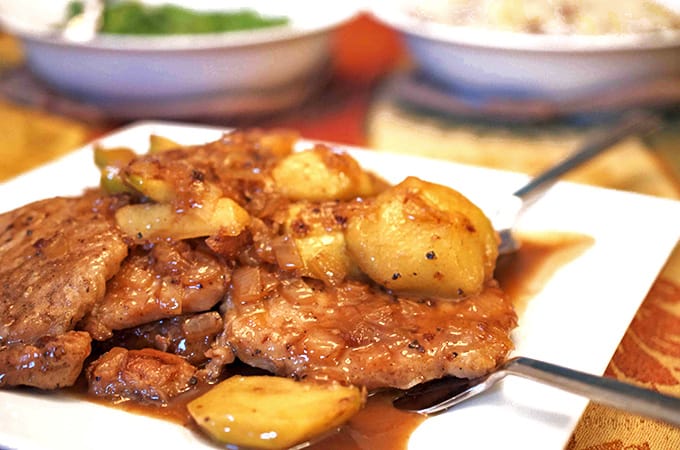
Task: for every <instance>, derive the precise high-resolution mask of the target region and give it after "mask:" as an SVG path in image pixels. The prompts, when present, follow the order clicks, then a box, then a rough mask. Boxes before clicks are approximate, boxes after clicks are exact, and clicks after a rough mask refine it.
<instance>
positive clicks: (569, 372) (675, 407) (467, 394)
mask: <svg viewBox="0 0 680 450" xmlns="http://www.w3.org/2000/svg"><path fill="white" fill-rule="evenodd" d="M507 375H517V376H520V377H524V378H528V379H530V380H534V381H538V382H541V383H544V384H547V385H549V386H553V387H556V388H560V389H563V390H565V391H568V392H571V393H573V394H577V395H582V396H584V397H587V398H589V399H591V400H593V401H595V402H597V403H600V404H603V405H607V406H611V407H614V408H617V409H621V410H624V411H628V412H630V413H634V414H639V415H642V416H645V417H649V418H652V419H657V420H660V421H663V422H666V423H669V424H671V425H675V426H680V398H677V397H671V396H669V395H665V394H662V393H660V392H657V391H653V390H651V389H646V388H643V387H639V386H635V385H632V384H629V383H624V382H622V381H618V380H615V379H613V378H606V377H601V376H596V375H591V374H588V373H585V372H579V371H577V370H573V369H569V368H566V367H562V366H558V365H555V364H551V363H548V362H544V361H538V360H536V359H531V358H526V357H522V356H519V357H515V358H512V359H509V360H508V361H507V362H506V363H505V364H503V365H502V366H500V367H499V368H498V369H497V370H495V371H493V372H491V373H490V374H488V375H486V376H483V377H481V378H476V379H473V380H466V379H462V378H454V377H448V378H442V379H439V380H433V381H430V382H427V383H423V384H420V385H418V386H415V387H413V388H411V389H409V390H407V391H404V392H403V393H402V394H401V395H400V396H398V397H397V398H396V399H395V400H393V404H394V406H395V407H397V408H399V409H403V410H408V411H414V412H418V413H421V414H435V413H438V412H441V411H444V410H446V409H449V408H451V407H452V406H454V405H457V404H459V403H461V402H463V401H465V400H467V399H469V398H472V397H474V396H476V395H478V394H481V393H482V392H484V391H486V390H488V389H490V388H491V387H492V386H493V385H495V384H496V383H497V382H498V381H500V380H501V379H503V378H505V377H506V376H507Z"/></svg>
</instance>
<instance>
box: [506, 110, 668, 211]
mask: <svg viewBox="0 0 680 450" xmlns="http://www.w3.org/2000/svg"><path fill="white" fill-rule="evenodd" d="M660 126H661V122H660V120H659V119H658V118H657V117H656V116H655V115H653V114H651V113H647V112H643V111H635V112H632V113H630V114H627V115H626V116H625V117H624V118H623V119H622V121H621V122H620V123H619V124H618V125H616V126H615V127H614V128H612V129H611V130H607V131H605V132H604V133H602V134H598V135H596V136H594V137H592V138H590V139H588V140H587V141H586V142H585V143H584V144H583V145H582V146H581V147H580V148H579V149H578V150H576V151H575V152H574V153H572V154H571V155H570V156H568V157H567V158H566V159H564V160H563V161H561V162H560V163H558V164H557V165H555V166H553V167H551V168H549V169H548V170H546V171H545V172H543V173H541V174H539V175H537V176H535V177H534V178H532V179H531V180H530V181H529V182H528V183H527V184H525V185H524V186H523V187H521V188H519V189H518V190H517V191H515V193H514V195H515V196H517V197H519V198H521V199H522V201H523V202H525V203H530V202H531V201H533V200H535V199H536V198H538V197H539V196H540V195H541V193H543V192H544V191H545V190H546V189H548V188H549V187H550V186H552V185H553V184H554V183H555V182H556V181H557V179H558V178H559V177H561V176H562V175H564V174H565V173H567V172H569V171H570V170H572V169H574V168H576V167H578V166H580V165H581V164H583V163H585V162H586V161H588V160H590V159H591V158H593V157H595V156H597V155H598V154H599V153H601V152H603V151H605V150H607V149H609V148H611V147H612V146H613V145H614V144H616V143H617V142H619V141H620V140H622V139H624V138H626V137H628V136H631V135H634V134H646V133H650V132H652V131H654V130H656V129H658V128H659V127H660Z"/></svg>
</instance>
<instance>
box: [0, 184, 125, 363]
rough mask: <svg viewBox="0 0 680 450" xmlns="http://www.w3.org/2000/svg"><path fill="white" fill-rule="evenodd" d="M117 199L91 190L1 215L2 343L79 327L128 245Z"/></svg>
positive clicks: (0, 343)
mask: <svg viewBox="0 0 680 450" xmlns="http://www.w3.org/2000/svg"><path fill="white" fill-rule="evenodd" d="M112 202H113V200H111V199H106V198H102V197H100V196H99V194H98V193H97V192H89V193H88V194H86V195H84V196H83V197H79V198H53V199H49V200H43V201H39V202H36V203H32V204H29V205H26V206H23V207H21V208H18V209H16V210H14V211H10V212H7V213H5V214H2V215H0V346H1V345H7V344H11V343H16V342H23V343H32V342H34V341H35V340H36V339H38V338H40V337H42V336H56V335H59V334H63V333H65V332H67V331H69V330H72V329H74V328H75V325H76V323H77V322H78V321H79V320H80V319H81V318H82V317H83V316H84V315H85V314H86V313H87V312H89V311H90V309H91V308H92V306H93V305H94V304H95V302H96V301H97V300H99V299H100V298H101V297H102V296H103V295H104V290H105V287H106V280H107V279H109V278H110V277H111V276H113V274H114V273H116V272H117V271H118V268H119V266H120V263H121V261H122V260H123V259H124V258H125V256H126V255H127V251H128V250H127V245H126V244H125V243H124V242H123V239H122V238H121V236H120V233H119V232H118V229H117V228H116V227H115V224H114V222H113V219H112V215H111V214H110V211H109V208H110V207H111V203H112ZM2 370H3V369H2V368H0V373H1V372H2Z"/></svg>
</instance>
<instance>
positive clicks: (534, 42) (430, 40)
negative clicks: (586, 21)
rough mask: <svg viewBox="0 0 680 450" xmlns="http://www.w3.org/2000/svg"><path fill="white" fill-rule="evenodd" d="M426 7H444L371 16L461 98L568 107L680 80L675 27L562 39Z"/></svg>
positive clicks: (385, 9)
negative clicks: (616, 90)
mask: <svg viewBox="0 0 680 450" xmlns="http://www.w3.org/2000/svg"><path fill="white" fill-rule="evenodd" d="M428 3H429V4H433V5H434V6H435V7H436V8H438V10H439V11H440V12H441V11H444V9H445V8H446V5H445V3H446V1H442V0H439V1H429V2H428V1H423V2H414V1H405V0H399V1H382V0H379V1H376V2H375V3H374V4H373V6H372V13H373V14H374V15H375V17H376V18H377V19H379V20H380V21H382V22H383V23H385V24H387V25H389V26H391V27H393V28H394V29H396V30H398V31H399V32H401V34H402V35H403V38H404V41H405V43H406V45H407V47H408V49H409V51H410V54H411V55H412V57H413V60H414V62H415V64H416V65H417V66H418V67H419V68H420V70H421V71H422V72H424V73H425V74H427V75H428V76H430V77H431V78H432V79H433V80H434V81H436V82H438V83H441V84H442V85H445V86H448V87H450V88H453V89H456V90H459V91H460V90H464V91H466V92H469V93H471V94H475V95H478V94H479V95H486V96H501V97H509V98H541V99H548V100H555V101H565V100H569V99H573V98H576V97H583V96H587V95H589V94H591V93H593V92H597V91H600V90H602V89H611V88H613V87H616V86H625V85H627V84H631V83H640V82H644V81H645V80H652V79H658V78H662V77H675V76H679V75H680V29H677V28H666V29H657V30H653V31H645V32H617V33H614V32H605V33H602V34H597V33H591V34H570V33H562V34H557V33H540V32H524V31H521V30H520V31H517V30H508V29H494V28H489V27H486V26H479V27H476V26H470V25H468V26H461V25H454V24H452V23H451V22H447V20H448V18H446V17H441V20H439V18H437V17H432V16H431V15H430V17H428V16H427V15H422V14H418V11H420V10H422V8H423V7H424V6H425V5H427V4H428ZM459 3H461V2H459ZM590 3H593V2H590ZM577 4H578V3H577ZM603 5H606V3H603ZM610 5H611V6H610V7H611V8H616V7H617V3H611V4H610ZM581 6H583V5H581ZM442 14H444V12H442ZM677 24H678V25H679V26H680V21H679V22H677Z"/></svg>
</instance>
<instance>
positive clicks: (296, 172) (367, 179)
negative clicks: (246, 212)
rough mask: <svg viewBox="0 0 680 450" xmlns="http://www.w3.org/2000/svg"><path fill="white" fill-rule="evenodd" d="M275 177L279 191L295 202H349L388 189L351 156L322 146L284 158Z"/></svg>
mask: <svg viewBox="0 0 680 450" xmlns="http://www.w3.org/2000/svg"><path fill="white" fill-rule="evenodd" d="M272 176H273V178H274V182H275V183H276V187H277V189H278V190H279V191H280V192H281V193H282V194H283V195H285V196H286V197H288V198H290V199H293V200H311V201H323V200H349V199H351V198H354V197H360V196H369V195H374V194H376V193H377V192H378V191H379V190H380V189H381V188H383V186H384V184H383V183H382V182H381V181H380V180H378V179H377V178H376V177H375V176H373V175H371V174H370V173H368V172H366V171H365V170H363V169H362V168H361V166H360V165H359V163H358V162H357V161H356V160H355V159H354V158H352V157H351V156H350V155H349V154H347V153H341V152H336V151H333V150H332V149H330V148H328V147H326V146H321V145H319V146H316V147H314V148H313V149H311V150H306V151H303V152H298V153H292V154H290V155H288V156H287V157H285V158H283V159H281V160H280V161H279V163H278V164H277V165H276V166H275V167H274V169H273V171H272Z"/></svg>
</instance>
